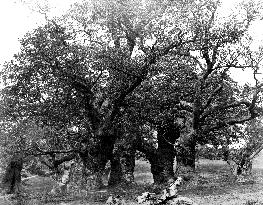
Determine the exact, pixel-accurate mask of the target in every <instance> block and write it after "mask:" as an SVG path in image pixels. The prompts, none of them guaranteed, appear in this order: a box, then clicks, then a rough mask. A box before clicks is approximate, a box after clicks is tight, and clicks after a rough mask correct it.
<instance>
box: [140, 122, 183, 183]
mask: <svg viewBox="0 0 263 205" xmlns="http://www.w3.org/2000/svg"><path fill="white" fill-rule="evenodd" d="M157 131H158V133H157V140H158V148H157V149H156V148H155V147H153V146H151V145H147V142H144V141H143V140H141V142H140V143H138V144H137V149H138V150H139V151H141V152H143V153H144V154H145V155H146V158H147V159H148V160H149V162H150V164H151V173H152V175H153V180H154V183H155V184H157V185H161V184H164V183H166V182H168V181H169V180H170V179H172V180H173V179H174V178H175V176H174V170H173V164H174V158H175V150H174V143H175V140H176V139H178V138H179V137H180V130H179V127H177V126H176V125H174V124H171V123H170V124H166V125H165V126H160V127H158V130H157Z"/></svg>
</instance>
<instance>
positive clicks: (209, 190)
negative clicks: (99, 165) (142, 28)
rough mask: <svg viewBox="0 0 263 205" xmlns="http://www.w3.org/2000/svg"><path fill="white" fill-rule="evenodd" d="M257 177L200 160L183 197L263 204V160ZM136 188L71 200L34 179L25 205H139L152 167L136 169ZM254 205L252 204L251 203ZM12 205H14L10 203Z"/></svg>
mask: <svg viewBox="0 0 263 205" xmlns="http://www.w3.org/2000/svg"><path fill="white" fill-rule="evenodd" d="M254 165H255V166H254V167H253V175H252V176H250V177H249V180H247V181H245V182H237V181H236V180H235V178H234V177H233V176H232V175H231V173H230V170H229V167H228V165H227V164H226V163H225V162H223V161H218V160H213V161H212V160H200V161H199V162H198V163H197V170H196V175H195V177H193V178H192V179H191V180H190V181H188V182H186V183H185V184H184V185H183V186H182V187H181V188H180V190H179V194H180V195H181V196H187V197H189V198H191V199H193V200H194V201H196V202H197V203H198V204H200V205H206V204H207V205H213V204H215V205H221V204H222V205H235V204H237V205H243V204H244V205H245V204H246V205H249V204H256V203H255V202H257V204H263V189H262V187H263V159H257V160H256V161H255V162H254ZM135 181H136V185H133V186H131V187H118V188H115V189H104V190H100V191H89V192H78V193H73V194H69V195H67V196H52V195H50V194H49V192H50V190H51V189H52V186H53V185H54V181H53V180H51V179H50V178H43V177H35V178H32V179H31V180H30V181H29V182H28V185H27V186H26V187H24V190H25V192H26V193H30V195H32V196H34V197H35V199H31V200H30V201H26V202H25V203H24V204H25V205H44V204H45V205H54V204H60V205H79V204H86V205H92V204H94V205H102V204H105V201H106V199H107V197H108V196H109V195H110V194H119V195H121V196H123V197H124V198H125V199H126V201H127V205H135V204H136V201H135V199H136V196H137V195H139V194H140V193H142V192H143V191H145V190H147V189H149V188H150V187H151V183H152V182H153V179H152V175H151V173H150V164H149V163H147V162H145V161H137V162H136V169H135ZM249 202H250V203H249ZM8 203H9V200H7V199H6V198H5V197H3V196H2V197H0V205H8ZM9 204H10V203H9Z"/></svg>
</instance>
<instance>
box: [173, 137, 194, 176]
mask: <svg viewBox="0 0 263 205" xmlns="http://www.w3.org/2000/svg"><path fill="white" fill-rule="evenodd" d="M195 158H196V139H195V135H194V134H192V135H191V136H189V137H188V138H187V139H185V140H184V141H183V143H182V144H181V145H180V146H179V148H178V149H177V155H176V160H177V166H176V173H177V174H180V173H183V174H184V173H188V172H194V171H195Z"/></svg>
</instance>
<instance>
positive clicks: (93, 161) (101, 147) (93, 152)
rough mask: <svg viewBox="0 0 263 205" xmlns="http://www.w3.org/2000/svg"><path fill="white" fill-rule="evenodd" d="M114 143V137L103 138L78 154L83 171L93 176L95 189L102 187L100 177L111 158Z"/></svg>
mask: <svg viewBox="0 0 263 205" xmlns="http://www.w3.org/2000/svg"><path fill="white" fill-rule="evenodd" d="M114 143H115V137H112V136H103V137H100V140H99V141H98V142H96V144H95V145H93V146H90V148H89V149H87V150H85V151H84V152H81V153H80V157H81V159H82V161H83V164H84V166H85V170H89V171H90V172H91V173H93V175H94V176H95V179H94V185H93V186H94V188H95V189H100V188H102V187H104V184H103V180H102V176H103V173H104V170H105V166H106V164H107V162H108V160H110V159H111V158H112V153H113V148H114Z"/></svg>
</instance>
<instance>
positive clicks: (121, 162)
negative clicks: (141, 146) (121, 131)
mask: <svg viewBox="0 0 263 205" xmlns="http://www.w3.org/2000/svg"><path fill="white" fill-rule="evenodd" d="M121 141H122V142H119V147H118V148H117V150H116V152H115V153H114V154H113V158H112V159H111V173H110V178H109V183H108V184H109V185H110V186H115V185H118V184H120V183H125V184H130V183H133V182H134V167H135V147H134V140H133V139H132V140H129V141H127V139H126V138H125V139H122V140H121Z"/></svg>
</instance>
